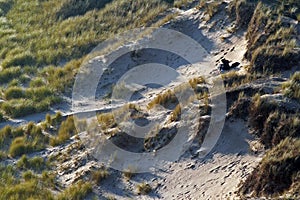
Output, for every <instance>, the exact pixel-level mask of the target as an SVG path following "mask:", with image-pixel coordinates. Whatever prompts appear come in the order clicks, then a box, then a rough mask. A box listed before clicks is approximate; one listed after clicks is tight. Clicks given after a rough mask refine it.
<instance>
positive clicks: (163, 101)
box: [147, 90, 177, 109]
mask: <svg viewBox="0 0 300 200" xmlns="http://www.w3.org/2000/svg"><path fill="white" fill-rule="evenodd" d="M176 102H177V97H176V96H175V94H174V92H172V91H171V90H168V91H166V92H164V93H162V94H159V95H157V96H156V97H155V98H154V99H153V100H152V101H151V102H150V103H149V104H148V106H147V107H148V109H151V108H153V107H154V106H155V105H162V106H165V107H166V106H168V105H169V104H173V103H176Z"/></svg>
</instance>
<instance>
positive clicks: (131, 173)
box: [123, 166, 136, 180]
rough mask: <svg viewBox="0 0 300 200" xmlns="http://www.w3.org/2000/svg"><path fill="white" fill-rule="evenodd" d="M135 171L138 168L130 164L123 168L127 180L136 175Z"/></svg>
mask: <svg viewBox="0 0 300 200" xmlns="http://www.w3.org/2000/svg"><path fill="white" fill-rule="evenodd" d="M135 172H136V170H135V169H134V167H132V166H128V168H127V169H124V170H123V177H124V178H125V180H130V179H131V178H132V177H133V176H134V174H135Z"/></svg>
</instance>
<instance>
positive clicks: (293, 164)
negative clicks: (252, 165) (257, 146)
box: [239, 137, 300, 199]
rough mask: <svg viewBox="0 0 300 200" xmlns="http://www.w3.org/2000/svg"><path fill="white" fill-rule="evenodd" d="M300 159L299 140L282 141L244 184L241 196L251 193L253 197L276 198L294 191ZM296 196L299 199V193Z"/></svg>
mask: <svg viewBox="0 0 300 200" xmlns="http://www.w3.org/2000/svg"><path fill="white" fill-rule="evenodd" d="M299 158H300V139H299V138H297V139H292V138H289V137H288V138H286V139H285V140H283V141H281V142H280V143H279V144H278V145H277V146H275V147H274V148H273V149H272V150H270V151H269V152H268V153H267V154H266V155H265V156H264V158H263V159H262V161H261V162H260V164H259V166H258V167H257V168H256V169H255V170H253V172H252V174H251V175H250V176H248V178H247V179H246V180H245V182H243V183H242V185H241V187H240V189H239V193H240V195H241V196H244V195H249V194H250V193H251V196H252V197H262V196H264V197H273V198H275V197H278V196H281V195H284V193H285V192H288V190H293V187H296V185H297V184H296V182H294V181H297V179H295V177H297V174H299V164H300V160H299ZM295 195H296V196H298V197H299V193H298V194H297V192H295ZM296 196H295V197H296ZM296 199H298V198H297V197H296Z"/></svg>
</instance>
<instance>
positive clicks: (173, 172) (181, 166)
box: [0, 9, 261, 200]
mask: <svg viewBox="0 0 300 200" xmlns="http://www.w3.org/2000/svg"><path fill="white" fill-rule="evenodd" d="M225 16H226V13H225V12H220V13H218V14H217V15H216V16H215V17H214V18H213V19H211V20H210V21H209V22H205V21H204V20H203V18H204V17H205V16H204V14H203V13H201V12H199V11H197V10H195V9H191V10H188V11H179V16H178V17H177V18H176V19H175V20H174V21H172V22H171V23H167V24H166V25H165V27H167V28H172V29H174V30H177V31H181V32H183V33H185V34H187V35H189V36H190V37H192V38H194V39H195V40H196V41H198V42H199V43H200V44H201V45H202V46H203V47H204V48H205V49H206V51H207V52H209V53H211V55H213V62H215V63H214V66H215V67H216V66H217V64H218V60H220V59H221V58H223V57H225V58H227V59H229V60H232V61H233V62H236V61H238V62H241V66H244V65H246V64H247V63H246V62H245V61H243V54H244V52H245V49H246V41H245V38H244V33H243V32H241V33H236V34H234V35H232V34H229V33H228V31H227V30H226V29H227V28H230V27H232V23H231V22H230V20H228V19H227V18H226V17H225ZM222 36H226V37H225V38H226V39H225V40H224V39H222V38H224V37H222ZM159 56H160V57H161V59H165V58H164V55H157V54H151V52H150V54H149V57H156V59H157V58H158V57H159ZM163 61H164V60H163ZM124 62H125V64H124ZM164 62H165V64H167V65H174V66H178V65H179V64H180V62H181V61H180V60H178V59H177V58H176V57H172V56H171V57H168V58H167V60H165V61H164ZM135 64H136V61H135V60H133V59H132V58H129V57H126V58H124V59H123V60H122V62H120V63H116V66H115V69H116V70H115V71H114V72H112V73H111V74H110V77H112V76H113V78H112V79H114V80H115V79H118V78H120V76H121V75H122V73H121V72H122V70H123V71H124V70H125V71H126V69H127V68H126V67H128V66H131V65H132V66H133V65H135ZM124 66H125V68H124ZM120 67H123V68H121V71H120V70H119V69H120ZM177 70H178V72H180V73H183V74H184V75H188V76H189V77H193V76H197V75H199V74H197V70H196V69H195V68H193V67H191V66H185V65H183V66H180V67H179V68H178V69H177ZM236 70H238V71H239V72H240V73H243V72H244V71H243V68H242V67H239V68H237V69H236ZM211 72H212V73H211V74H212V75H218V74H219V72H218V71H217V70H216V69H215V68H212V69H211ZM112 79H107V81H106V82H101V83H100V88H101V95H105V91H108V90H109V84H112V83H113V82H112ZM178 84H180V81H179V80H176V81H174V82H172V83H171V84H170V85H169V86H170V87H171V88H172V87H174V86H175V85H178ZM103 92H104V93H103ZM160 92H162V89H153V88H147V89H146V90H144V92H143V93H142V94H143V95H144V96H145V97H148V98H151V97H153V96H155V94H157V93H160ZM81 103H82V105H83V107H82V109H81V110H76V112H84V111H86V110H93V109H97V110H99V109H102V110H103V109H104V110H105V109H107V108H108V107H107V102H103V101H102V100H100V101H99V102H89V101H88V100H87V101H83V102H81ZM134 103H137V104H138V103H142V104H143V103H144V100H143V99H141V100H136V101H134ZM61 108H63V110H66V115H68V114H70V113H73V112H74V111H72V110H68V109H66V108H67V107H66V106H63V107H61ZM221 117H223V118H225V116H221ZM43 119H44V114H37V115H34V116H32V117H28V118H25V119H23V121H21V122H26V121H31V120H34V121H40V120H43ZM12 123H13V124H16V123H18V121H12ZM2 125H4V124H0V126H2ZM252 140H253V138H251V137H250V135H249V133H248V131H247V126H246V124H245V122H244V121H241V120H236V121H228V120H227V121H226V123H225V126H224V129H223V131H222V135H221V137H220V138H219V140H218V142H217V145H216V146H215V148H214V149H213V150H212V152H211V153H210V154H209V155H208V156H206V157H205V158H204V159H198V158H193V159H192V158H191V157H185V158H183V159H181V160H180V161H178V162H176V163H169V166H168V168H167V170H166V171H165V172H161V171H160V172H157V173H155V174H150V175H145V174H141V175H138V176H137V177H142V179H144V180H147V181H150V184H151V185H152V187H153V188H155V189H154V191H153V192H152V193H151V194H150V196H138V197H137V196H134V195H133V194H132V193H130V194H129V195H128V196H129V197H130V198H134V199H167V200H169V199H176V200H177V199H205V200H206V199H228V198H229V199H233V198H234V191H235V190H236V188H237V186H238V184H239V183H240V181H241V180H243V179H244V178H245V177H246V176H247V175H248V174H249V173H250V172H251V170H252V169H253V167H254V166H255V165H257V163H258V162H259V160H260V159H261V157H260V156H258V155H254V154H252V153H251V151H250V150H249V144H248V142H249V141H252ZM51 151H56V150H55V149H52V150H51ZM57 151H60V150H57ZM70 172H71V173H72V170H70ZM74 173H76V171H75V172H74ZM70 176H72V174H71V175H68V176H66V177H64V176H62V177H61V179H64V178H67V177H70ZM153 177H156V178H154V179H152V178H153ZM137 179H139V178H137ZM118 181H119V180H115V181H113V180H109V181H108V183H103V187H100V188H99V191H100V193H101V195H102V194H105V195H107V194H110V195H113V196H116V197H117V199H128V197H126V196H127V195H126V192H124V190H127V189H128V188H131V189H133V190H134V180H133V181H132V182H129V183H126V184H128V186H122V187H121V186H120V185H118V183H119V182H118ZM63 182H66V181H63ZM117 186H118V187H117ZM119 186H120V187H121V189H120V188H119ZM116 188H119V189H116ZM124 188H125V189H124ZM121 191H122V192H121Z"/></svg>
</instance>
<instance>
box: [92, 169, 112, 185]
mask: <svg viewBox="0 0 300 200" xmlns="http://www.w3.org/2000/svg"><path fill="white" fill-rule="evenodd" d="M108 176H109V172H108V170H107V169H104V168H103V169H98V170H95V171H93V172H92V180H93V181H94V182H95V183H96V184H99V183H100V182H101V181H102V180H104V179H106V178H107V177H108Z"/></svg>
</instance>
